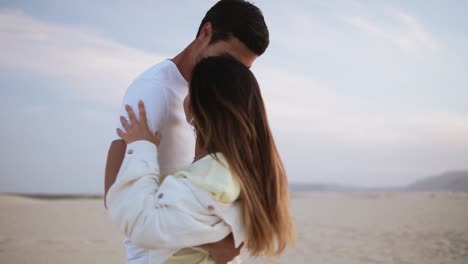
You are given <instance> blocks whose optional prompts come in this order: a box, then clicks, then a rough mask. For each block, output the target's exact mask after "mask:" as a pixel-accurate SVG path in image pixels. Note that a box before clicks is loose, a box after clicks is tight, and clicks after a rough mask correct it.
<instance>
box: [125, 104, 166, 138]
mask: <svg viewBox="0 0 468 264" xmlns="http://www.w3.org/2000/svg"><path fill="white" fill-rule="evenodd" d="M125 110H127V113H128V118H129V119H130V123H129V121H127V119H125V117H123V116H121V117H120V122H121V123H122V126H123V128H124V129H125V132H124V131H122V130H121V129H120V128H117V134H118V135H119V136H120V137H121V138H122V139H123V140H124V141H125V143H127V144H130V143H132V142H134V141H137V140H147V141H149V142H152V143H154V144H155V145H156V146H159V143H160V142H161V135H160V133H159V132H158V131H157V132H156V134H153V133H152V132H151V130H150V129H149V127H148V120H147V119H146V111H145V105H144V104H143V101H141V100H140V101H138V111H139V114H140V122H138V120H137V119H136V116H135V113H134V112H133V109H132V108H131V107H130V106H129V105H125Z"/></svg>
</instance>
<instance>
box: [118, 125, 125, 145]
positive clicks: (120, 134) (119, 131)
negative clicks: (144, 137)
mask: <svg viewBox="0 0 468 264" xmlns="http://www.w3.org/2000/svg"><path fill="white" fill-rule="evenodd" d="M117 135H119V137H120V138H122V139H123V140H124V141H125V142H127V134H125V133H124V132H123V131H122V129H120V128H117Z"/></svg>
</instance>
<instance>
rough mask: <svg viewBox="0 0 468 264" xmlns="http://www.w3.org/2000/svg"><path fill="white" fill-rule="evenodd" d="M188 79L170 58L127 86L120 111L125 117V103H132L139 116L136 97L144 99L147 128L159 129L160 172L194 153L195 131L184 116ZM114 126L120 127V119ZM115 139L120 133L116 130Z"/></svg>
mask: <svg viewBox="0 0 468 264" xmlns="http://www.w3.org/2000/svg"><path fill="white" fill-rule="evenodd" d="M187 93H188V83H187V81H186V80H185V79H184V77H183V76H182V74H181V73H180V71H179V69H178V68H177V66H176V65H175V64H174V63H173V62H172V61H171V60H165V61H163V62H161V63H159V64H156V65H154V66H153V67H151V68H149V69H148V70H146V71H145V72H143V73H142V74H141V75H140V76H138V77H137V78H136V79H135V80H134V81H133V83H132V84H131V85H130V86H129V87H128V89H127V92H126V93H125V96H124V98H123V102H122V107H121V109H120V115H121V116H124V117H126V118H128V114H127V111H126V110H125V105H126V104H128V105H130V106H131V107H132V109H133V110H134V112H135V114H136V115H137V117H138V101H139V100H142V101H143V102H144V103H145V110H146V116H147V118H148V125H149V128H150V129H151V131H152V132H153V133H155V132H156V131H159V132H161V144H160V146H159V147H158V148H159V158H158V161H159V166H160V170H161V174H167V173H169V172H171V171H173V170H175V169H179V168H181V167H183V166H186V165H188V164H190V163H191V162H192V160H193V157H194V151H195V135H194V132H193V130H192V128H191V126H190V125H189V124H188V123H187V121H186V119H185V113H184V106H183V101H184V98H185V96H186V95H187ZM117 128H120V129H123V127H122V124H121V123H120V120H118V122H117ZM115 139H116V140H117V139H120V137H119V136H118V135H117V133H115Z"/></svg>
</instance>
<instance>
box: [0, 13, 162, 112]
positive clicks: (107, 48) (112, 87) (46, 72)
mask: <svg viewBox="0 0 468 264" xmlns="http://www.w3.org/2000/svg"><path fill="white" fill-rule="evenodd" d="M0 50H2V52H1V53H0V67H1V68H4V69H8V70H13V71H21V72H34V73H38V74H42V75H43V76H48V77H49V78H52V79H54V78H56V79H66V80H67V82H68V83H69V84H70V85H69V86H68V87H63V89H73V92H76V93H77V94H79V95H80V96H83V97H84V98H86V99H88V100H94V101H97V102H100V103H106V104H118V103H120V100H121V97H122V94H123V92H124V91H125V88H126V87H127V86H128V85H129V83H130V82H131V81H132V80H133V79H134V78H135V77H136V76H137V75H138V74H139V73H141V72H142V71H143V70H145V69H146V68H148V67H149V66H151V65H153V64H154V63H156V62H158V61H161V60H162V59H163V58H164V57H163V56H161V55H158V54H152V53H148V52H145V51H141V50H138V49H134V48H130V47H126V46H124V45H122V44H119V43H117V42H115V41H113V40H111V39H108V38H106V37H103V36H101V35H100V34H98V33H97V32H96V31H93V30H90V29H86V28H81V27H76V26H69V25H60V24H55V23H50V22H45V21H41V20H38V19H36V18H33V17H31V16H28V15H26V14H24V13H23V12H21V11H18V10H5V9H3V10H0Z"/></svg>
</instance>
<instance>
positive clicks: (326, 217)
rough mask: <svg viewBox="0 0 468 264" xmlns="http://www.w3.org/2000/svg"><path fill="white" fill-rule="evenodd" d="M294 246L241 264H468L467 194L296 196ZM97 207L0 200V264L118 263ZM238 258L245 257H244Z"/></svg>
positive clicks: (117, 240)
mask: <svg viewBox="0 0 468 264" xmlns="http://www.w3.org/2000/svg"><path fill="white" fill-rule="evenodd" d="M293 214H294V218H295V222H296V226H297V231H298V242H297V245H296V246H295V247H292V248H289V249H288V250H287V251H286V252H285V254H284V255H282V256H281V258H279V259H275V260H265V259H251V258H250V259H249V258H248V257H247V256H244V260H245V263H288V264H295V263H323V264H326V263H330V264H339V263H343V264H344V263H346V264H350V263H351V264H352V263H408V264H409V263H418V264H419V263H421V264H422V263H424V264H430V263H438V264H440V263H450V264H458V263H459V264H466V263H468V193H367V194H344V193H342V194H340V193H309V194H296V195H294V199H293ZM121 241H122V236H121V234H119V232H118V231H117V230H116V228H115V227H114V226H113V225H112V223H111V222H110V219H109V217H108V215H107V214H106V212H105V210H104V208H103V202H102V201H101V200H86V199H83V200H80V199H78V200H51V201H48V200H37V199H30V198H24V197H14V196H6V195H2V196H0V263H2V264H9V263H34V264H41V263H124V248H123V245H122V242H121ZM244 253H245V252H244Z"/></svg>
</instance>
